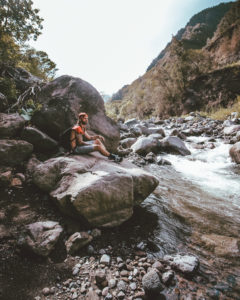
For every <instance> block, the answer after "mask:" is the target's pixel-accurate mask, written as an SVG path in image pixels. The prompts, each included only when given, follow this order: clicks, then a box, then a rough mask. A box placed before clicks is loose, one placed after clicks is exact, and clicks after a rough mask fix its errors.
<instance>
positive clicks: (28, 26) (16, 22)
mask: <svg viewBox="0 0 240 300" xmlns="http://www.w3.org/2000/svg"><path fill="white" fill-rule="evenodd" d="M32 5H33V1H31V0H0V35H2V34H7V35H9V36H11V37H13V38H14V40H15V41H16V42H18V43H21V42H25V41H27V40H30V39H31V38H33V39H34V40H36V39H37V37H38V36H39V35H40V33H41V29H42V25H41V23H42V21H43V19H42V18H40V16H39V15H38V13H39V9H34V8H33V6H32Z"/></svg>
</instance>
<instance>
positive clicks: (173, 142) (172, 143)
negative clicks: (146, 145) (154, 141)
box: [161, 136, 191, 156]
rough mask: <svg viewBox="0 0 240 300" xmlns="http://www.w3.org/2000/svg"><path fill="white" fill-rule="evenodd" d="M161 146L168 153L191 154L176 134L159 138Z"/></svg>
mask: <svg viewBox="0 0 240 300" xmlns="http://www.w3.org/2000/svg"><path fill="white" fill-rule="evenodd" d="M161 147H162V149H163V150H164V151H167V152H170V153H177V154H180V155H183V156H184V155H190V154H191V152H190V151H189V150H188V148H187V147H186V145H185V143H184V142H183V141H182V140H181V139H180V138H179V137H177V136H168V137H166V138H164V139H163V140H161Z"/></svg>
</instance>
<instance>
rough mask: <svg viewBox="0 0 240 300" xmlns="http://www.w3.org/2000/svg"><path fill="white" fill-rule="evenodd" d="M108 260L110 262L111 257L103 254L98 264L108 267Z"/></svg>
mask: <svg viewBox="0 0 240 300" xmlns="http://www.w3.org/2000/svg"><path fill="white" fill-rule="evenodd" d="M110 260H111V257H110V256H109V255H107V254H103V256H102V257H101V258H100V264H103V265H109V264H110Z"/></svg>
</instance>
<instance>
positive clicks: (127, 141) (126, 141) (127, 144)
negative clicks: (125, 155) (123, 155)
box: [120, 138, 137, 148]
mask: <svg viewBox="0 0 240 300" xmlns="http://www.w3.org/2000/svg"><path fill="white" fill-rule="evenodd" d="M136 141H137V139H136V138H126V139H124V140H121V142H120V145H122V147H123V148H130V147H131V146H132V145H133V144H134V143H135V142H136Z"/></svg>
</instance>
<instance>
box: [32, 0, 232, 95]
mask: <svg viewBox="0 0 240 300" xmlns="http://www.w3.org/2000/svg"><path fill="white" fill-rule="evenodd" d="M33 2H34V7H36V8H39V9H40V16H41V17H43V18H44V22H43V26H44V29H43V33H42V35H41V36H40V37H39V38H38V40H37V42H31V45H32V46H34V47H35V48H36V49H37V50H43V51H45V52H47V53H48V55H49V57H50V58H51V59H52V60H53V61H54V62H55V63H56V64H57V67H58V69H59V71H58V73H57V76H60V75H65V74H67V75H72V76H76V77H80V78H82V79H84V80H86V81H88V82H89V83H91V84H92V85H93V86H94V87H95V88H96V89H97V90H98V91H104V92H105V93H108V94H111V93H114V92H116V91H117V90H118V89H120V88H121V87H122V86H123V85H125V84H130V83H131V82H132V81H133V80H135V79H136V78H138V77H139V76H141V75H143V74H144V73H145V71H146V68H147V67H148V66H149V64H150V63H151V62H152V60H153V59H154V58H155V57H156V56H157V55H158V54H159V53H160V51H161V50H162V49H163V48H164V47H165V46H166V44H167V43H168V42H169V41H170V40H171V37H172V35H175V34H176V33H177V31H178V30H179V29H180V28H182V27H184V26H185V25H186V23H187V22H188V21H189V19H190V18H191V17H192V16H193V15H194V14H196V13H198V12H200V11H201V10H203V9H205V8H208V7H211V6H214V5H217V4H219V3H221V2H229V1H219V0H182V1H180V0H33Z"/></svg>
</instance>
